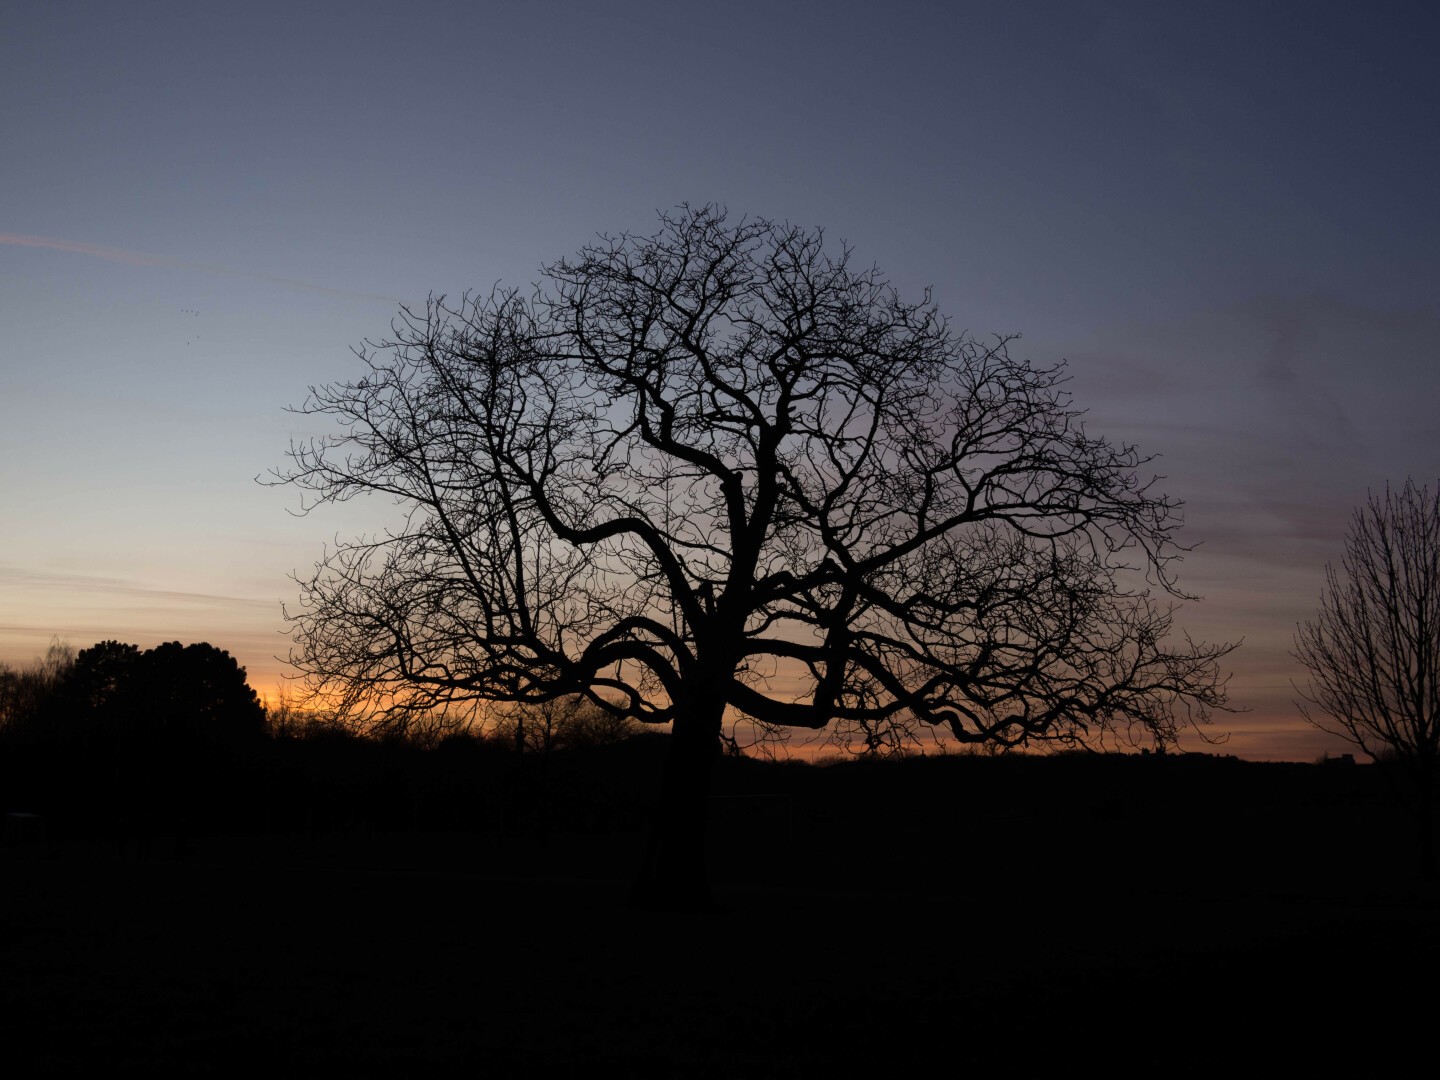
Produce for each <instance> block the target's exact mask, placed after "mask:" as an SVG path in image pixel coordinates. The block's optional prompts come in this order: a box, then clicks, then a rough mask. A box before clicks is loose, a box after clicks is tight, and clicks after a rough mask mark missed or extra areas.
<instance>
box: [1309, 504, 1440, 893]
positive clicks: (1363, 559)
mask: <svg viewBox="0 0 1440 1080" xmlns="http://www.w3.org/2000/svg"><path fill="white" fill-rule="evenodd" d="M1294 655H1295V658H1296V659H1297V660H1299V661H1300V663H1302V664H1303V665H1304V666H1305V668H1306V669H1307V670H1308V671H1309V673H1310V681H1309V684H1308V685H1307V687H1306V688H1305V689H1304V690H1299V688H1298V687H1297V691H1298V692H1299V693H1300V694H1301V695H1302V698H1303V700H1302V701H1301V702H1300V703H1299V708H1300V712H1301V715H1302V716H1304V717H1305V719H1306V720H1307V721H1309V722H1310V723H1311V724H1313V725H1314V726H1315V727H1317V728H1319V729H1320V730H1322V731H1326V732H1329V733H1330V734H1332V735H1338V736H1340V737H1341V738H1342V739H1345V740H1346V741H1347V742H1349V743H1351V744H1352V745H1354V746H1355V747H1357V748H1358V749H1360V750H1361V751H1362V752H1364V753H1365V754H1367V755H1368V756H1369V757H1371V758H1372V759H1373V760H1375V761H1376V762H1378V763H1379V764H1380V766H1381V768H1382V769H1384V771H1385V775H1386V777H1387V778H1388V779H1389V780H1390V781H1391V784H1392V787H1393V789H1394V790H1395V792H1396V793H1397V795H1398V796H1399V798H1400V799H1401V801H1402V803H1403V804H1404V805H1405V807H1406V809H1407V811H1408V812H1409V813H1410V814H1411V816H1412V817H1413V818H1414V820H1415V824H1416V828H1417V830H1418V836H1419V846H1420V858H1421V864H1422V866H1423V868H1424V870H1425V872H1426V873H1427V874H1433V873H1434V869H1435V811H1436V797H1435V788H1436V784H1437V781H1440V486H1437V488H1436V489H1435V491H1434V492H1432V491H1431V490H1430V489H1429V488H1428V487H1422V488H1417V487H1416V486H1415V484H1414V482H1413V481H1411V480H1406V481H1405V487H1404V488H1403V489H1402V490H1401V491H1400V492H1399V493H1398V494H1396V493H1395V492H1393V491H1391V490H1390V488H1389V487H1388V486H1387V487H1386V488H1385V494H1384V496H1383V497H1382V496H1375V495H1372V496H1371V497H1370V499H1369V501H1368V502H1367V503H1366V505H1365V506H1363V507H1361V508H1360V509H1358V510H1356V511H1355V514H1354V517H1353V518H1352V519H1351V523H1350V534H1349V536H1348V537H1347V538H1346V540H1345V554H1344V555H1343V556H1342V558H1341V563H1340V568H1339V569H1338V570H1337V569H1336V568H1335V567H1334V566H1326V567H1325V591H1324V592H1323V594H1322V595H1321V599H1320V611H1319V614H1318V615H1317V616H1316V617H1315V619H1314V620H1313V621H1310V622H1306V623H1303V624H1301V625H1300V627H1299V629H1298V630H1297V632H1296V635H1295V653H1294Z"/></svg>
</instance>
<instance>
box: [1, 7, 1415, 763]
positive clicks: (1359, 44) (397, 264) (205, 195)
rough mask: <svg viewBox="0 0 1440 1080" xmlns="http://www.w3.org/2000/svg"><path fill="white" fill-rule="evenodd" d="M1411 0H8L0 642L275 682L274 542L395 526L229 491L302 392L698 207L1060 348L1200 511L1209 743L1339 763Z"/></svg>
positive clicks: (969, 317)
mask: <svg viewBox="0 0 1440 1080" xmlns="http://www.w3.org/2000/svg"><path fill="white" fill-rule="evenodd" d="M1437 12H1440V8H1437V7H1436V6H1435V5H1434V4H1433V3H1425V4H1419V3H1417V4H1403V3H1369V4H1365V5H1360V4H1325V3H1304V4H1257V3H1253V2H1252V3H1243V4H1230V3H1192V4H1185V5H1164V4H1153V3H1152V4H1141V3H1136V4H1130V3H1099V2H1097V3H1083V2H1081V3H1053V4H1050V3H1047V4H1024V3H1015V4H1008V5H996V4H990V3H986V4H979V3H976V4H967V3H947V4H943V5H941V4H905V3H889V4H885V5H880V4H875V3H863V4H862V3H824V4H820V3H816V4H807V3H792V4H783V3H781V4H776V3H769V4H763V5H762V4H747V3H729V4H723V5H721V4H698V3H697V4H688V3H680V2H674V0H671V2H667V3H641V2H628V3H611V4H605V3H586V4H581V3H575V4H570V3H553V4H546V3H536V2H532V3H528V4H525V5H517V4H493V5H492V4H484V3H475V2H469V3H453V4H452V3H434V4H426V3H413V2H412V3H407V4H405V5H403V6H402V5H399V4H379V3H368V4H367V3H345V4H325V3H312V4H303V5H297V4H290V3H287V4H283V5H282V4H274V5H271V4H265V3H245V4H233V5H230V4H223V5H222V4H203V5H202V4H193V3H186V4H166V3H136V4H109V3H107V4H73V3H63V2H57V3H49V4H7V5H5V6H4V7H3V9H0V320H3V328H4V333H3V335H0V454H3V480H0V507H3V523H4V524H3V533H0V661H3V662H9V663H12V664H13V663H24V662H26V661H28V660H29V659H30V658H31V657H33V656H34V655H36V654H38V653H40V652H43V650H44V649H45V647H46V644H47V643H48V642H49V641H50V639H51V638H52V637H53V636H59V637H60V638H61V639H63V640H66V641H68V642H69V643H70V644H71V645H73V646H75V647H77V648H82V647H84V646H87V645H89V644H91V643H93V642H95V641H97V640H101V639H104V638H118V639H120V640H125V641H131V642H135V643H136V644H139V645H141V646H142V647H148V646H150V645H153V644H156V643H158V642H160V641H164V640H172V639H179V640H181V641H186V642H190V641H200V640H208V641H210V642H212V643H213V644H215V645H218V646H220V647H222V648H226V649H229V650H230V651H231V652H232V653H233V654H235V655H236V657H237V658H238V659H239V660H240V662H241V663H242V664H244V665H245V666H246V667H247V668H248V669H249V672H250V677H251V682H252V684H253V685H255V686H256V687H257V689H259V690H261V692H262V693H265V694H271V693H273V687H274V685H275V684H276V683H277V681H278V680H279V678H280V676H281V675H282V673H283V671H284V665H283V664H282V663H280V662H279V661H277V660H275V659H274V657H275V655H276V654H283V653H284V652H285V648H286V642H285V639H284V637H283V632H284V621H283V619H282V617H281V603H282V602H284V601H287V600H293V598H294V597H295V596H296V589H295V588H294V586H293V585H292V584H291V583H290V582H289V581H288V580H287V576H286V575H287V573H288V572H290V571H292V570H294V569H296V568H300V569H304V568H307V567H309V566H310V565H312V564H313V563H314V561H315V559H316V558H317V557H318V555H319V553H320V550H321V546H322V545H323V543H324V542H325V541H326V539H327V538H330V537H333V536H335V535H336V534H345V535H348V534H351V533H354V532H356V531H360V530H368V529H374V528H376V527H377V526H378V525H380V524H382V523H383V521H384V519H385V518H386V516H387V510H386V508H385V507H383V506H370V507H365V506H362V505H350V506H347V507H345V508H343V512H340V513H327V514H324V515H322V516H319V517H314V518H308V519H297V518H295V517H293V516H291V515H290V514H289V513H287V511H289V510H293V509H294V508H295V507H296V505H297V499H296V493H295V492H292V491H287V490H284V489H281V490H275V489H268V488H264V487H261V486H260V485H258V484H256V483H255V479H254V478H255V477H256V476H257V474H262V473H264V472H265V471H266V470H267V469H269V468H271V467H274V466H277V465H280V464H281V463H282V461H283V454H284V450H285V448H286V447H287V446H288V444H289V441H290V440H291V439H292V438H297V437H305V436H307V435H309V434H312V432H311V431H310V430H307V429H306V428H305V427H304V426H303V423H302V422H301V420H300V419H299V418H296V417H294V416H291V415H289V414H287V413H286V412H284V407H285V406H286V405H287V404H298V403H299V402H300V401H301V400H303V398H304V396H305V390H306V387H307V385H309V384H311V383H316V382H323V381H328V380H333V379H341V378H348V377H351V376H353V375H354V374H355V372H356V364H355V361H354V358H353V357H352V356H351V354H350V352H349V347H350V346H352V345H354V344H357V343H358V342H359V341H360V340H361V339H362V338H365V337H367V336H375V335H379V334H382V333H384V331H385V330H386V328H387V327H388V324H389V321H390V318H391V316H392V315H393V314H394V313H395V310H396V308H397V305H398V304H399V303H400V302H401V301H417V300H422V301H423V299H424V298H425V296H426V294H427V293H429V292H431V291H434V292H449V293H457V292H460V291H462V290H464V289H466V288H475V289H488V288H489V287H490V286H491V285H492V284H494V283H496V282H497V281H503V282H508V283H515V284H524V283H528V282H530V281H533V280H535V278H536V276H537V271H538V268H539V266H540V265H541V263H543V262H547V261H550V260H553V259H556V258H559V257H561V256H564V255H568V254H571V253H573V252H574V251H575V250H576V249H577V248H578V247H580V246H581V245H582V244H584V243H586V242H587V241H588V240H590V239H592V238H593V236H594V235H595V234H596V233H597V232H600V231H607V232H619V231H622V230H631V231H637V232H642V233H649V232H651V231H653V229H654V227H655V214H656V211H657V210H659V209H662V208H669V207H672V206H675V205H676V204H678V203H680V202H684V201H688V202H691V203H705V202H718V203H722V204H725V205H727V206H728V207H729V208H730V210H731V212H732V214H735V215H737V216H738V215H745V214H751V215H758V216H763V217H769V218H775V219H780V220H786V221H790V222H792V223H795V224H798V225H803V226H807V227H810V226H823V227H825V228H826V230H827V232H828V234H829V235H830V236H831V237H833V238H835V239H836V240H840V239H843V240H845V241H848V242H849V243H850V244H851V245H853V247H854V248H855V251H856V257H857V259H858V260H859V261H860V262H861V263H863V264H869V263H876V264H879V265H880V266H881V267H882V268H883V269H884V270H885V271H886V272H887V273H888V274H889V276H890V277H891V279H892V280H893V281H894V282H895V283H896V285H897V286H898V287H899V288H900V289H901V291H902V293H905V294H907V295H909V296H912V297H913V296H917V295H918V294H919V292H920V290H921V289H923V288H924V287H925V286H927V285H931V286H933V287H934V294H935V299H936V300H937V302H938V303H939V305H940V307H941V309H942V310H943V311H945V312H947V313H948V314H949V315H950V316H951V317H952V319H953V320H954V323H955V325H956V327H957V328H961V329H968V330H970V331H971V332H972V333H974V334H977V335H988V334H991V333H1012V332H1020V333H1022V334H1023V335H1024V337H1023V339H1022V341H1020V342H1019V343H1018V344H1017V346H1016V347H1015V348H1014V349H1013V352H1014V353H1015V354H1017V355H1020V356H1024V357H1026V358H1028V359H1030V360H1032V361H1034V362H1036V363H1038V364H1042V365H1048V364H1051V363H1053V362H1056V361H1058V360H1060V359H1062V358H1066V359H1068V360H1069V361H1070V364H1071V371H1072V374H1073V383H1072V389H1073V391H1074V394H1075V400H1076V404H1077V405H1079V406H1080V407H1082V408H1086V409H1088V410H1089V425H1090V427H1091V429H1092V430H1093V431H1096V432H1100V433H1105V434H1108V435H1110V436H1112V437H1114V438H1116V439H1121V440H1130V441H1134V442H1136V443H1138V445H1139V446H1140V447H1141V449H1142V450H1144V451H1146V452H1149V453H1155V454H1158V455H1160V458H1159V460H1158V462H1157V469H1158V471H1159V472H1161V473H1163V474H1165V476H1166V477H1167V479H1166V481H1165V482H1164V485H1163V486H1164V488H1165V489H1166V490H1168V491H1169V492H1171V493H1172V494H1174V495H1176V496H1178V497H1180V498H1182V499H1184V500H1185V501H1186V504H1187V507H1186V527H1185V530H1184V538H1185V539H1186V540H1187V541H1188V542H1192V543H1197V542H1198V543H1200V544H1201V546H1200V547H1199V548H1197V550H1196V551H1195V552H1194V553H1193V554H1192V555H1191V556H1190V557H1189V558H1188V560H1187V562H1186V564H1185V565H1184V567H1183V568H1182V576H1181V584H1182V585H1183V586H1185V587H1186V588H1187V589H1188V590H1190V591H1192V592H1196V593H1199V594H1201V595H1202V596H1203V597H1204V599H1203V601H1202V602H1200V603H1197V604H1187V605H1186V606H1185V608H1184V609H1183V611H1182V613H1181V615H1180V618H1179V622H1180V623H1181V624H1182V625H1183V626H1185V627H1186V628H1187V629H1189V630H1190V631H1191V633H1192V634H1193V635H1194V636H1196V637H1199V638H1206V639H1210V640H1215V639H1222V640H1237V639H1240V638H1243V639H1244V645H1243V646H1242V648H1241V649H1240V650H1239V651H1238V652H1236V653H1235V654H1234V655H1233V657H1232V663H1231V665H1230V666H1231V667H1232V668H1233V670H1234V679H1233V682H1232V698H1233V703H1234V704H1235V705H1237V706H1240V707H1243V708H1247V709H1248V710H1250V711H1249V712H1247V713H1245V714H1242V715H1235V716H1222V717H1220V718H1218V720H1217V722H1216V723H1215V725H1214V728H1213V733H1214V734H1221V733H1225V732H1228V733H1229V734H1230V739H1229V742H1228V743H1227V744H1226V745H1225V746H1224V747H1223V748H1222V749H1223V750H1224V751H1225V752H1231V753H1237V754H1240V755H1242V756H1246V757H1254V758H1295V759H1300V760H1307V759H1310V758H1313V757H1316V756H1317V755H1319V754H1320V753H1322V752H1324V751H1326V750H1330V751H1339V750H1343V749H1344V747H1343V745H1342V744H1338V743H1335V742H1333V741H1331V740H1329V739H1328V738H1327V737H1325V736H1323V735H1321V734H1319V733H1318V732H1315V731H1313V730H1311V729H1309V728H1307V727H1306V726H1305V725H1304V724H1303V723H1302V722H1301V721H1300V720H1299V718H1298V716H1297V714H1296V712H1295V709H1294V707H1293V705H1292V699H1293V698H1294V696H1295V694H1294V691H1293V690H1292V688H1291V680H1292V679H1296V680H1298V679H1300V678H1301V677H1302V673H1301V672H1300V671H1298V670H1297V668H1296V665H1295V664H1294V662H1293V661H1292V660H1291V659H1290V657H1289V655H1288V654H1289V650H1290V648H1291V639H1292V635H1293V632H1294V628H1295V624H1296V622H1297V621H1298V620H1301V619H1305V618H1308V617H1311V616H1312V615H1313V614H1314V611H1315V607H1316V604H1317V601H1318V599H1319V595H1320V589H1321V585H1322V581H1323V573H1324V566H1325V563H1326V562H1327V560H1337V559H1338V558H1339V555H1340V552H1341V544H1342V541H1343V537H1344V533H1345V529H1346V526H1347V523H1348V518H1349V515H1350V513H1351V511H1352V508H1353V507H1354V506H1355V505H1357V504H1359V503H1361V502H1363V501H1364V499H1365V497H1366V493H1367V491H1369V490H1379V489H1381V488H1383V486H1384V485H1385V483H1386V482H1387V481H1390V482H1394V483H1397V484H1398V483H1400V482H1402V481H1403V480H1404V478H1405V477H1406V476H1407V475H1412V476H1414V477H1415V479H1416V480H1417V482H1428V483H1435V482H1436V479H1437V477H1440V438H1437V436H1440V420H1437V405H1440V364H1437V361H1440V290H1437V286H1440V273H1437V270H1440V204H1437V197H1436V194H1435V192H1436V183H1437V177H1440V168H1437V166H1440V137H1437V136H1440V109H1437V105H1440V74H1437V68H1440V65H1437V64H1436V63H1435V56H1436V54H1437V50H1440V14H1437ZM317 431H318V429H317ZM1186 745H1187V746H1189V747H1192V748H1203V746H1202V744H1201V743H1200V742H1199V741H1198V740H1196V739H1193V738H1192V739H1189V740H1187V742H1186Z"/></svg>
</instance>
